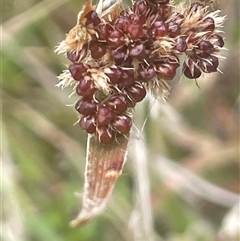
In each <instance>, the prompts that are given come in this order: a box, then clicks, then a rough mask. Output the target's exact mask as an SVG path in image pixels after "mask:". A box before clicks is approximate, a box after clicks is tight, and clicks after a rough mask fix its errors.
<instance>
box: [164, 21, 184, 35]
mask: <svg viewBox="0 0 240 241" xmlns="http://www.w3.org/2000/svg"><path fill="white" fill-rule="evenodd" d="M167 27H168V35H169V37H171V38H174V37H176V36H178V35H179V34H180V30H181V27H180V26H179V25H178V24H177V23H176V22H169V23H168V26H167Z"/></svg>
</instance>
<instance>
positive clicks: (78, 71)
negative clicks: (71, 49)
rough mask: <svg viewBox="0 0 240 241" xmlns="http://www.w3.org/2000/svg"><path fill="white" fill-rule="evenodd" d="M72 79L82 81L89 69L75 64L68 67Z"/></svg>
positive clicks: (80, 64) (81, 64)
mask: <svg viewBox="0 0 240 241" xmlns="http://www.w3.org/2000/svg"><path fill="white" fill-rule="evenodd" d="M68 69H69V71H70V73H71V75H72V77H73V78H74V79H75V80H78V81H79V80H81V79H82V78H83V74H84V73H86V71H87V68H86V67H85V66H84V64H83V63H75V64H71V65H69V67H68Z"/></svg>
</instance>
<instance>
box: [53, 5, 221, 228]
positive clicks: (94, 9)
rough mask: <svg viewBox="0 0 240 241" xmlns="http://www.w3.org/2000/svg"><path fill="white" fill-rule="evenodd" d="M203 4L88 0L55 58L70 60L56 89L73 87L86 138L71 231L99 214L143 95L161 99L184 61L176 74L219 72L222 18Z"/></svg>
mask: <svg viewBox="0 0 240 241" xmlns="http://www.w3.org/2000/svg"><path fill="white" fill-rule="evenodd" d="M219 12H220V11H214V12H213V11H209V8H208V7H207V6H205V5H203V4H202V3H198V2H195V3H192V4H190V5H187V4H183V3H181V4H179V5H178V6H175V5H174V3H173V2H172V1H169V0H133V1H132V6H131V7H130V6H129V7H127V8H124V7H123V5H122V1H121V0H117V1H111V0H107V1H104V0H100V1H99V3H98V4H97V6H93V5H92V2H91V0H87V1H86V4H85V6H84V7H83V9H82V11H81V12H80V13H79V15H78V21H77V25H76V26H75V27H74V28H73V29H71V30H70V32H69V33H68V34H67V35H66V39H65V40H64V41H63V42H61V43H60V44H59V46H58V47H57V49H56V52H57V53H64V54H66V56H67V58H68V59H69V60H70V61H71V62H72V63H71V64H70V65H69V66H68V69H67V70H65V71H64V72H63V73H62V74H61V75H60V76H59V77H58V78H59V81H60V82H59V83H58V86H61V87H67V86H71V85H73V86H74V91H75V92H76V94H77V95H78V96H79V100H78V101H77V103H76V105H75V108H76V110H77V112H78V113H79V125H80V127H81V128H82V129H84V130H85V131H86V132H87V133H89V134H88V146H87V158H86V159H87V160H86V161H87V163H86V170H85V185H84V192H83V203H82V210H81V212H80V214H79V215H78V217H77V218H76V219H75V220H74V221H72V223H71V224H72V226H77V225H79V224H82V223H84V222H86V221H88V220H89V219H91V218H93V217H94V216H96V215H97V214H99V213H100V212H101V211H102V209H103V208H104V206H105V204H106V202H107V199H108V198H109V196H110V194H111V191H112V189H113V187H114V185H115V181H116V179H117V178H118V176H119V175H120V174H121V172H122V169H123V165H124V162H125V159H126V153H127V151H126V150H127V144H128V138H129V133H130V130H131V126H132V114H133V109H134V107H135V105H136V104H137V103H138V102H140V101H142V100H143V99H144V98H145V96H146V92H147V90H150V92H151V93H152V94H153V95H154V96H155V97H156V98H165V97H166V96H167V95H168V94H169V91H170V86H169V81H170V80H171V79H173V78H174V76H175V75H176V69H177V68H179V67H180V61H179V56H181V55H183V56H185V58H184V62H183V65H182V66H181V68H182V72H183V74H184V75H185V76H186V77H188V78H190V79H195V80H196V79H197V78H199V77H200V76H201V75H202V74H203V73H211V72H216V71H218V65H219V58H220V56H219V52H220V50H221V49H222V48H223V46H224V41H223V38H222V37H221V36H220V35H219V32H220V30H219V27H221V25H222V23H223V20H224V17H221V16H219Z"/></svg>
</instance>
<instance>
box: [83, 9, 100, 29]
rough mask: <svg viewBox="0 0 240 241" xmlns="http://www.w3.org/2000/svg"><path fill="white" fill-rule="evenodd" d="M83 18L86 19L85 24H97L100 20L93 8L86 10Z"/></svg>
mask: <svg viewBox="0 0 240 241" xmlns="http://www.w3.org/2000/svg"><path fill="white" fill-rule="evenodd" d="M85 18H86V19H87V21H86V25H93V26H97V25H99V24H100V22H101V20H100V18H99V17H98V14H97V13H96V11H94V10H92V11H90V12H88V13H87V14H86V16H85Z"/></svg>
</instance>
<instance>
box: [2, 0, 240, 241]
mask: <svg viewBox="0 0 240 241" xmlns="http://www.w3.org/2000/svg"><path fill="white" fill-rule="evenodd" d="M81 6H82V1H78V0H69V1H67V0H52V1H50V0H42V1H40V0H3V1H2V10H1V17H2V18H1V20H2V22H1V32H2V49H1V57H2V58H1V66H2V67H1V77H2V87H1V89H2V92H1V95H2V97H1V101H2V112H1V114H2V116H1V119H2V125H1V137H2V138H1V140H2V148H1V151H2V155H1V156H2V157H3V162H2V167H1V174H2V186H1V191H2V195H3V198H2V240H5V241H43V240H44V241H45V240H47V241H113V240H114V241H125V240H127V241H130V240H135V241H148V240H166V241H225V240H226V241H228V240H229V241H230V240H234V241H235V240H239V239H238V238H239V236H237V232H239V226H236V220H237V219H236V218H237V216H236V215H237V211H236V207H235V208H234V205H235V204H236V202H237V201H238V200H239V196H238V195H237V194H239V192H240V190H239V104H240V102H239V101H240V100H239V22H240V20H239V1H238V0H235V1H234V0H232V1H223V0H222V1H221V0H219V3H218V6H217V7H218V8H220V9H221V10H222V14H224V15H227V21H226V23H225V27H224V31H225V32H226V35H225V36H226V47H227V48H228V51H225V52H224V55H225V56H226V60H224V61H222V62H221V66H220V69H221V70H222V72H223V74H220V73H216V74H211V75H210V76H204V77H203V78H201V79H200V80H199V81H198V84H199V85H200V87H201V89H199V88H197V86H196V85H195V83H194V81H192V80H187V79H184V78H182V79H181V81H180V78H181V76H180V74H178V76H177V77H176V78H175V79H174V80H173V81H172V86H173V87H172V92H171V95H170V97H169V99H168V104H164V103H160V104H159V106H160V107H158V103H156V102H155V105H154V107H152V103H153V102H152V100H150V99H148V100H146V101H145V102H144V103H142V104H141V105H140V106H138V107H136V115H135V117H136V125H138V126H139V128H141V126H142V125H143V123H144V121H145V119H146V117H147V116H148V118H147V122H146V125H145V127H144V131H143V133H142V137H143V136H144V137H145V140H144V145H143V147H144V148H143V149H144V151H145V152H144V153H145V154H146V158H145V159H144V160H143V161H142V162H141V161H140V160H136V158H135V157H136V155H135V154H134V151H136V148H140V147H141V146H139V143H138V144H136V145H135V141H134V140H136V136H137V135H138V131H137V130H134V131H133V137H132V140H133V141H130V145H129V150H130V155H129V157H128V161H127V163H126V165H125V168H124V171H123V174H122V176H121V177H120V178H119V180H118V182H117V185H116V187H115V189H114V191H113V195H112V197H111V198H110V201H109V205H108V207H107V208H106V210H105V211H104V212H103V214H102V215H100V216H99V217H97V218H96V219H94V220H93V221H92V222H90V223H89V224H87V225H85V226H83V227H81V228H76V229H72V228H70V227H69V221H70V220H71V219H73V218H75V217H76V215H77V213H78V211H79V209H80V205H81V192H82V188H83V181H84V180H83V178H84V167H85V155H86V152H85V149H86V137H87V135H86V133H85V132H83V131H82V130H81V129H80V128H79V127H78V126H77V125H74V123H75V122H76V121H77V114H76V112H75V110H74V107H73V106H70V107H69V106H66V105H72V104H73V103H74V102H75V100H76V96H73V97H71V98H69V97H68V96H69V94H70V93H71V92H72V90H71V89H65V90H64V91H63V90H61V89H58V88H56V87H55V84H56V83H57V79H56V76H57V75H59V74H60V73H61V71H62V70H63V69H64V68H65V64H67V63H68V62H67V60H66V58H65V57H64V56H58V55H56V54H55V53H54V49H55V46H56V45H57V44H58V43H59V42H60V41H62V40H63V39H64V37H65V33H67V32H68V31H69V30H70V29H71V28H72V27H73V26H74V25H75V23H76V18H77V13H78V11H79V10H80V9H81ZM154 108H157V110H159V111H155V110H156V109H154ZM139 161H140V162H139ZM144 165H147V168H145V167H144ZM136 166H137V168H136ZM139 168H140V169H139ZM141 168H142V169H141ZM141 171H142V172H143V178H142V177H140V178H139V173H141ZM148 184H149V185H148ZM144 185H146V186H147V188H148V189H149V191H146V190H145V191H146V192H145V194H146V195H145V198H146V200H145V199H144V198H143V197H141V194H142V193H144V192H142V191H141V187H143V186H144ZM76 193H77V194H76ZM75 194H76V195H75ZM144 202H147V203H145V207H144ZM148 202H149V203H151V206H152V207H151V209H147V208H148V207H149V203H148ZM141 204H142V206H141ZM151 212H152V213H151ZM146 213H147V214H148V215H149V216H150V219H148V218H147V217H146ZM229 215H230V216H229ZM234 215H235V219H234V218H233V217H234ZM151 216H152V218H153V222H151ZM229 217H232V219H231V218H229ZM234 220H235V221H234ZM238 221H239V216H238ZM144 225H145V226H144ZM238 225H239V224H238ZM229 227H230V228H229Z"/></svg>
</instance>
